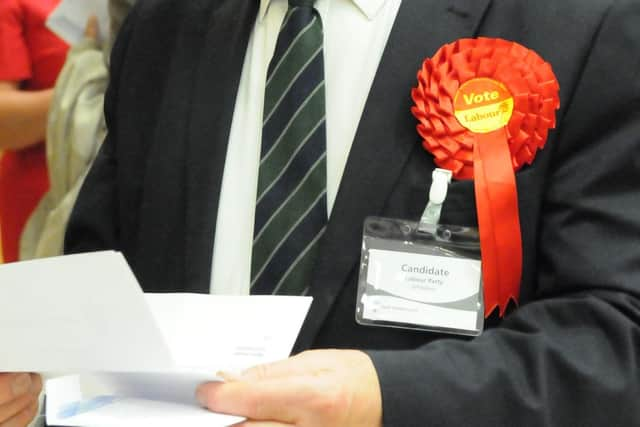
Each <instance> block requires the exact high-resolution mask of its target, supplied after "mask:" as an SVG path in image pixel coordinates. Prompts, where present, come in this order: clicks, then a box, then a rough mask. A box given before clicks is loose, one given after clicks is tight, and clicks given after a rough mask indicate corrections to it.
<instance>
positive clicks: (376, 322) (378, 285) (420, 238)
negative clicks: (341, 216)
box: [356, 169, 484, 336]
mask: <svg viewBox="0 0 640 427" xmlns="http://www.w3.org/2000/svg"><path fill="white" fill-rule="evenodd" d="M451 175H452V174H451V172H450V171H447V170H443V169H436V170H434V172H433V179H432V184H431V188H430V190H429V202H428V203H427V206H426V208H425V210H424V212H423V214H422V217H421V218H420V221H417V222H416V221H408V220H403V219H395V218H381V217H368V218H366V220H365V223H364V232H363V240H362V256H361V262H360V275H359V283H358V296H357V304H356V321H357V322H358V323H359V324H361V325H367V326H379V327H391V328H402V329H414V330H422V331H432V332H439V333H448V334H456V335H471V336H475V335H479V334H480V333H481V332H482V329H483V327H484V308H483V302H482V294H483V292H482V273H481V272H482V269H481V258H480V241H479V235H478V230H477V229H476V228H472V227H463V226H451V225H442V224H440V215H441V212H442V207H443V205H444V202H445V199H446V196H447V191H448V186H449V183H450V182H451Z"/></svg>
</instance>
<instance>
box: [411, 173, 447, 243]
mask: <svg viewBox="0 0 640 427" xmlns="http://www.w3.org/2000/svg"><path fill="white" fill-rule="evenodd" d="M452 175H453V174H452V173H451V171H449V170H446V169H434V171H433V173H432V175H431V178H432V181H431V188H430V189H429V203H427V207H426V208H425V209H424V212H423V213H422V217H421V218H420V224H419V225H418V231H422V232H426V233H435V231H436V227H437V225H438V223H439V222H440V213H441V212H442V205H443V204H444V201H445V199H446V198H447V190H448V189H449V183H450V182H451V176H452Z"/></svg>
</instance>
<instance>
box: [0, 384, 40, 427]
mask: <svg viewBox="0 0 640 427" xmlns="http://www.w3.org/2000/svg"><path fill="white" fill-rule="evenodd" d="M41 390H42V379H41V378H40V375H36V374H26V373H23V374H10V373H0V425H3V426H4V425H11V426H19V427H22V426H26V425H28V424H29V423H30V422H31V421H32V420H33V419H34V418H35V416H36V414H37V413H38V395H39V394H40V391H41Z"/></svg>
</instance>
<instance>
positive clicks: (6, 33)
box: [0, 0, 68, 262]
mask: <svg viewBox="0 0 640 427" xmlns="http://www.w3.org/2000/svg"><path fill="white" fill-rule="evenodd" d="M59 2H60V0H0V81H12V82H21V85H20V87H21V89H23V90H42V89H48V88H51V87H53V85H54V84H55V81H56V77H57V76H58V73H59V72H60V69H61V68H62V65H63V64H64V61H65V58H66V55H67V49H68V46H67V45H66V43H64V42H63V41H62V40H61V39H59V38H58V37H57V36H56V35H54V34H53V33H52V32H51V31H49V30H48V29H47V28H46V27H45V21H46V19H47V16H48V15H49V13H51V11H52V10H53V9H54V8H55V7H56V6H57V5H58V3H59ZM0 96H1V95H0ZM48 188H49V177H48V174H47V164H46V155H45V147H44V142H43V143H39V144H37V145H34V146H32V147H29V148H26V149H24V150H18V151H6V152H5V153H4V155H3V156H2V159H1V160H0V227H1V228H2V247H3V252H4V260H5V262H11V261H16V260H17V259H18V248H19V242H20V234H21V233H22V229H23V227H24V224H25V222H26V221H27V219H28V218H29V215H31V212H33V210H34V209H35V207H36V205H37V204H38V202H39V201H40V199H41V198H42V196H43V195H44V193H46V192H47V190H48Z"/></svg>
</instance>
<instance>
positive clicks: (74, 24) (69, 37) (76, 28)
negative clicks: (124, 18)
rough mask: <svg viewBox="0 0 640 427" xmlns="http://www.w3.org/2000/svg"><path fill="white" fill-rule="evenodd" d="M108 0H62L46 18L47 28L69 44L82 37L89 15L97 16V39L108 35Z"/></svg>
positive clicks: (104, 38)
mask: <svg viewBox="0 0 640 427" xmlns="http://www.w3.org/2000/svg"><path fill="white" fill-rule="evenodd" d="M107 4H108V0H62V1H61V2H60V4H59V5H58V7H56V8H55V9H54V10H53V12H51V14H50V15H49V17H48V18H47V22H46V25H47V28H49V29H50V30H51V31H53V32H54V33H55V34H57V35H58V36H59V37H60V38H61V39H63V40H64V41H66V42H67V43H69V44H70V45H74V44H77V43H78V42H79V41H81V40H82V39H83V37H84V30H85V27H86V25H87V20H88V19H89V17H90V16H91V15H95V16H96V18H98V34H99V39H100V40H102V41H105V40H107V39H108V37H109V36H110V35H109V33H110V26H109V11H108V8H107Z"/></svg>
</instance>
